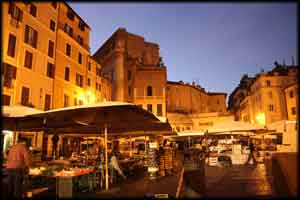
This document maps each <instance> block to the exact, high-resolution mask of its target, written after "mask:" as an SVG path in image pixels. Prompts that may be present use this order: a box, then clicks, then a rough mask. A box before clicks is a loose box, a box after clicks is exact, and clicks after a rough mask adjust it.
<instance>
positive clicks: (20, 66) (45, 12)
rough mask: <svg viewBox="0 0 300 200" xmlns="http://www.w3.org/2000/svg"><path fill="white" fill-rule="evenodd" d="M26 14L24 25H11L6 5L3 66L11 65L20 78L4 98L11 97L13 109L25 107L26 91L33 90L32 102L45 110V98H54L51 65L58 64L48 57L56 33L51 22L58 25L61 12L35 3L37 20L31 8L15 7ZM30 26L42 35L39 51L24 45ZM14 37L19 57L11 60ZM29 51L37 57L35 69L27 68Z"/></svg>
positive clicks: (5, 3) (4, 90)
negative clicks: (10, 39) (23, 95)
mask: <svg viewBox="0 0 300 200" xmlns="http://www.w3.org/2000/svg"><path fill="white" fill-rule="evenodd" d="M15 4H16V5H17V6H18V7H19V8H20V9H21V10H22V11H23V19H22V22H20V23H19V26H18V27H15V26H14V25H12V24H11V23H10V21H11V16H10V15H9V14H8V6H9V4H8V2H4V3H2V6H3V7H2V8H3V10H2V11H3V15H2V27H3V29H2V38H3V40H2V41H3V44H2V45H3V47H4V48H3V49H4V51H3V54H2V55H3V62H7V63H9V64H12V65H13V66H16V67H17V78H16V80H15V81H14V83H13V85H14V87H13V89H8V88H6V87H2V88H3V94H7V95H10V96H11V105H14V104H20V103H21V90H22V87H23V86H25V87H28V88H30V95H29V102H30V103H32V105H33V106H34V107H35V108H38V109H41V110H43V109H44V99H45V94H49V95H51V96H52V84H53V83H52V82H53V81H52V79H50V78H48V77H47V76H46V73H47V71H46V70H47V62H51V63H54V59H53V58H50V57H48V42H49V40H52V41H54V42H55V40H56V38H55V36H56V35H55V32H53V31H51V30H50V28H49V24H50V19H52V20H53V21H55V22H56V18H57V11H56V10H55V9H49V7H51V8H52V6H51V5H50V3H33V4H34V5H35V6H36V7H37V16H36V17H33V16H31V15H30V14H29V12H28V11H29V6H28V5H26V4H24V3H21V2H17V3H15ZM26 25H29V26H31V27H32V28H34V29H35V30H36V31H37V32H38V37H37V48H36V49H35V48H33V47H31V46H30V45H28V44H26V43H24V35H25V26H26ZM9 33H13V34H14V35H15V36H16V38H17V42H16V48H15V57H14V58H11V57H9V56H7V48H8V35H9ZM25 50H27V51H29V52H31V53H33V60H32V69H28V68H26V67H24V60H25Z"/></svg>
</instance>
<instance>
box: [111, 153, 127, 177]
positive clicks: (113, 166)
mask: <svg viewBox="0 0 300 200" xmlns="http://www.w3.org/2000/svg"><path fill="white" fill-rule="evenodd" d="M109 164H110V167H111V182H112V180H113V178H114V171H117V172H118V173H119V175H121V176H122V177H123V178H124V179H126V176H125V175H124V173H123V171H122V170H121V168H120V166H119V163H118V159H117V155H116V152H115V151H112V154H111V158H110V163H109Z"/></svg>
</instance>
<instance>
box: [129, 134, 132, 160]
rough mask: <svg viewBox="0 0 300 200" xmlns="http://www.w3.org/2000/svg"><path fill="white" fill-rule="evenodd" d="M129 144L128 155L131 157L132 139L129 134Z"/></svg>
mask: <svg viewBox="0 0 300 200" xmlns="http://www.w3.org/2000/svg"><path fill="white" fill-rule="evenodd" d="M129 144H130V151H129V156H130V157H132V140H131V136H129Z"/></svg>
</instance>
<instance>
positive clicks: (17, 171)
mask: <svg viewBox="0 0 300 200" xmlns="http://www.w3.org/2000/svg"><path fill="white" fill-rule="evenodd" d="M30 166H31V158H30V154H29V150H28V148H27V146H26V139H25V138H19V140H18V143H17V144H16V145H14V146H13V147H12V148H11V149H10V151H9V153H8V156H7V165H6V170H7V174H8V187H9V188H8V191H7V193H8V194H9V195H11V196H12V197H13V198H22V193H23V180H24V177H25V174H26V173H27V172H28V171H29V170H28V169H29V167H30Z"/></svg>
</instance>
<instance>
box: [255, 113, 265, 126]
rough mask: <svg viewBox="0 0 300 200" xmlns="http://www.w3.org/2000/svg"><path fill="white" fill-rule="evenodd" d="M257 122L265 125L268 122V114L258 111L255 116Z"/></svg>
mask: <svg viewBox="0 0 300 200" xmlns="http://www.w3.org/2000/svg"><path fill="white" fill-rule="evenodd" d="M255 121H256V123H258V124H261V125H265V124H266V116H265V113H257V115H256V118H255Z"/></svg>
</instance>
